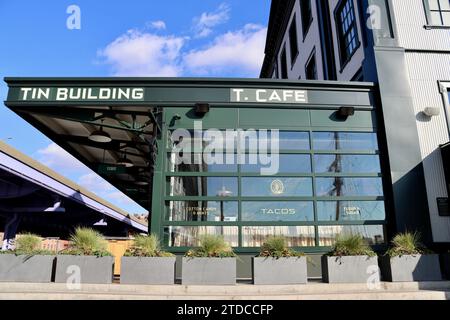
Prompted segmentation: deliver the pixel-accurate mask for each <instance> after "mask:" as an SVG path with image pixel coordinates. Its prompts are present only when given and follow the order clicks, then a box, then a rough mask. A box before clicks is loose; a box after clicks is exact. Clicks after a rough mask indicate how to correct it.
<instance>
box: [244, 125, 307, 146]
mask: <svg viewBox="0 0 450 320" xmlns="http://www.w3.org/2000/svg"><path fill="white" fill-rule="evenodd" d="M243 137H245V140H244V143H245V145H241V149H242V150H251V151H254V150H257V148H258V146H259V145H260V144H261V145H262V146H267V148H268V149H269V150H270V147H271V146H272V145H276V144H278V147H279V149H280V150H309V149H310V142H309V133H308V132H299V131H279V132H278V141H277V140H275V139H276V136H275V135H274V134H273V133H272V132H271V130H267V131H266V132H263V131H256V132H246V133H245V135H244V136H243ZM272 139H274V141H272Z"/></svg>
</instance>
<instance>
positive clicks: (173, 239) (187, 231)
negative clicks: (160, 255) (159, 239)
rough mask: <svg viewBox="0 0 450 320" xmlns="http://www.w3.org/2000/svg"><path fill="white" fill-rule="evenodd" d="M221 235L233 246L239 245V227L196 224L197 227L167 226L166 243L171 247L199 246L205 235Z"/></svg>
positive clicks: (165, 232) (165, 229)
mask: <svg viewBox="0 0 450 320" xmlns="http://www.w3.org/2000/svg"><path fill="white" fill-rule="evenodd" d="M206 234H208V235H221V236H223V238H224V239H225V241H226V242H228V243H229V244H230V245H231V246H233V247H237V246H238V245H239V241H238V238H239V229H238V227H228V226H226V227H225V226H217V227H216V226H214V227H211V226H196V227H174V226H170V227H165V228H164V244H165V245H167V246H169V247H197V246H199V240H200V238H201V236H203V235H206Z"/></svg>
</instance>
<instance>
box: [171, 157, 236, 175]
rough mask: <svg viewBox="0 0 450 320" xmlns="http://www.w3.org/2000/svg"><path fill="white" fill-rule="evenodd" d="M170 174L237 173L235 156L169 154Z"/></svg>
mask: <svg viewBox="0 0 450 320" xmlns="http://www.w3.org/2000/svg"><path fill="white" fill-rule="evenodd" d="M169 171H170V172H215V173H217V172H224V173H227V172H237V156H236V155H235V154H206V153H205V154H201V153H195V154H191V153H187V154H185V153H182V154H179V153H176V152H173V153H171V154H169Z"/></svg>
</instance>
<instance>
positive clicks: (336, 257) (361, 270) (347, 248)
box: [322, 235, 379, 283]
mask: <svg viewBox="0 0 450 320" xmlns="http://www.w3.org/2000/svg"><path fill="white" fill-rule="evenodd" d="M374 267H375V268H374ZM372 276H375V277H378V280H379V272H378V261H377V255H376V254H375V252H374V251H373V250H372V249H371V248H370V246H369V245H368V244H367V243H366V241H365V240H364V239H363V237H362V236H360V235H344V236H338V237H337V238H336V243H335V245H334V246H333V249H332V251H331V252H330V253H328V254H327V255H324V256H322V277H323V281H324V282H328V283H365V282H367V280H368V279H369V277H372Z"/></svg>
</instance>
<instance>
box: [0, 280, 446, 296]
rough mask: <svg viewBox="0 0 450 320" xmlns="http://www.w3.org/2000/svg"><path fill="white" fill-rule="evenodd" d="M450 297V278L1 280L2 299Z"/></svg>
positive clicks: (0, 292)
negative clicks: (286, 282)
mask: <svg viewBox="0 0 450 320" xmlns="http://www.w3.org/2000/svg"><path fill="white" fill-rule="evenodd" d="M7 299H32V300H53V299H58V300H59V299H60V300H66V299H70V300H80V299H81V300H85V299H106V300H124V299H133V300H206V299H209V300H216V299H217V300H266V299H270V300H450V282H423V283H386V282H382V283H380V284H379V287H378V288H376V289H373V290H370V289H368V288H367V285H366V284H339V285H332V284H325V283H310V284H308V285H298V286H254V285H251V284H238V285H236V286H219V287H214V286H183V285H172V286H142V285H136V286H134V285H120V284H111V285H82V286H81V288H78V289H74V288H67V286H66V285H65V284H56V283H50V284H36V283H0V300H7Z"/></svg>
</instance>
